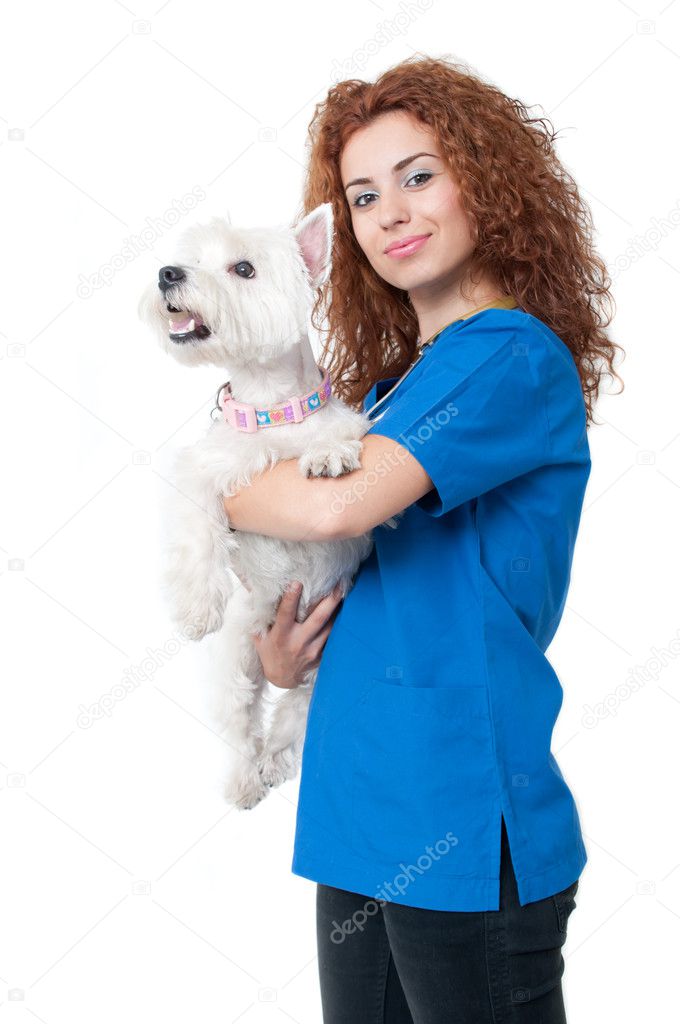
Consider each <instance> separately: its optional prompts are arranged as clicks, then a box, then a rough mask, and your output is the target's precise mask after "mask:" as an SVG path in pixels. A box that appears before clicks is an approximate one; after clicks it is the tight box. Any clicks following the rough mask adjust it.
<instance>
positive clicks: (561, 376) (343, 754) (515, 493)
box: [292, 308, 590, 911]
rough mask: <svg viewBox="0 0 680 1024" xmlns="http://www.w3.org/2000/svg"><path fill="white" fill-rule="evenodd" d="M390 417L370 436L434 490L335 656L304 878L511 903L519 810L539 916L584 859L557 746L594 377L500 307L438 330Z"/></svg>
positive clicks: (342, 618) (473, 902)
mask: <svg viewBox="0 0 680 1024" xmlns="http://www.w3.org/2000/svg"><path fill="white" fill-rule="evenodd" d="M395 380H396V378H390V379H389V380H387V381H381V382H380V383H379V384H378V385H374V387H373V388H372V390H371V391H370V392H369V394H368V395H367V396H366V399H365V401H364V411H367V410H368V409H369V408H370V407H371V406H372V405H373V404H374V402H375V401H376V400H377V399H379V398H380V397H381V395H382V394H383V393H384V392H385V391H387V390H389V387H391V386H392V384H393V383H394V382H395ZM383 409H386V410H387V411H386V412H384V414H383V415H380V413H381V411H382V410H383ZM375 415H376V417H378V416H380V418H379V419H376V422H375V423H374V425H373V426H372V427H371V428H370V432H371V433H376V434H382V435H383V436H385V437H389V438H391V439H393V440H394V441H397V442H398V443H399V444H401V445H403V446H404V447H405V448H407V449H408V450H409V451H410V452H411V453H412V454H413V456H414V457H415V458H416V459H417V460H418V461H419V462H420V464H421V465H422V466H423V467H424V469H425V470H426V472H427V473H428V475H429V476H430V478H431V480H432V482H433V484H434V489H433V490H431V491H429V492H428V493H427V494H426V495H425V496H424V497H423V498H421V499H420V500H418V501H416V502H415V503H413V504H412V505H410V506H409V507H408V508H407V509H406V511H405V513H404V514H403V515H401V516H400V518H399V521H398V522H399V525H398V527H397V528H396V529H391V528H389V527H386V526H384V525H380V526H378V527H376V529H375V530H374V531H373V537H374V542H375V543H374V547H373V550H372V552H371V555H370V556H369V557H368V558H367V559H366V560H365V561H364V562H363V563H362V564H361V566H360V567H359V570H358V572H357V574H356V577H355V582H354V586H353V588H352V590H351V591H350V592H349V593H348V595H347V596H346V598H345V600H344V602H343V604H342V606H341V608H340V611H339V613H338V615H337V618H336V620H335V623H334V625H333V629H332V630H331V633H330V635H329V638H328V640H327V642H326V646H325V648H324V651H323V656H322V659H321V664H320V666H319V671H318V675H317V679H316V683H315V686H314V691H313V693H312V699H311V702H310V707H309V715H308V721H307V730H306V734H305V741H304V747H303V752H302V767H301V775H300V789H299V798H298V807H297V820H296V831H295V845H294V854H293V862H292V871H293V873H294V874H296V875H301V876H302V877H304V878H308V879H311V880H313V881H316V882H323V883H325V884H326V885H331V886H336V887H337V888H341V889H349V890H352V891H354V892H357V893H360V894H364V895H366V896H369V897H374V898H379V899H384V900H388V901H393V902H395V903H401V904H405V905H407V906H414V907H425V908H431V909H434V910H468V911H479V910H498V909H499V875H500V870H499V869H500V847H501V816H502V817H503V818H504V819H505V825H506V829H507V833H508V841H509V844H510V851H511V856H512V862H513V867H514V871H515V875H516V878H517V886H518V894H519V901H520V903H521V904H522V905H524V904H526V903H531V902H533V901H534V900H539V899H543V898H544V897H547V896H550V895H552V894H554V893H556V892H559V891H560V890H562V889H564V888H566V887H567V886H569V885H571V883H572V882H574V881H575V880H576V879H577V878H578V877H579V875H580V874H581V871H582V870H583V867H584V865H585V864H586V860H587V855H586V850H585V847H584V843H583V838H582V835H581V828H580V823H579V817H578V813H577V809H576V805H575V802H574V798H573V796H572V794H571V792H570V790H569V787H568V785H567V783H566V781H565V779H564V777H563V775H562V772H561V771H560V768H559V766H558V764H557V761H556V760H555V758H554V756H553V754H552V753H551V750H550V742H551V734H552V729H553V726H554V724H555V720H556V718H557V715H558V713H559V710H560V707H561V704H562V696H563V695H562V687H561V684H560V682H559V679H558V677H557V675H556V673H555V671H554V669H553V668H552V666H551V665H550V663H549V661H548V660H547V658H546V657H545V653H544V652H545V650H546V648H547V647H548V644H549V643H550V641H551V640H552V638H553V636H554V634H555V631H556V629H557V626H558V624H559V621H560V618H561V615H562V611H563V609H564V604H565V600H566V595H567V589H568V586H569V576H570V569H571V563H572V556H573V552H574V544H575V541H576V534H577V530H578V524H579V519H580V514H581V506H582V502H583V496H584V492H585V488H586V483H587V480H588V476H589V473H590V453H589V447H588V440H587V435H586V410H585V403H584V398H583V392H582V388H581V384H580V380H579V375H578V371H577V368H576V365H575V363H574V360H573V358H572V355H571V353H570V351H569V349H568V348H567V346H566V345H565V344H564V342H563V341H562V340H561V339H560V338H559V337H558V336H557V335H556V334H555V333H554V332H553V331H552V330H551V329H550V328H549V327H548V326H547V325H546V324H544V323H543V322H542V321H541V320H539V319H538V318H536V317H534V316H532V315H531V314H529V313H526V312H524V311H522V310H521V309H519V308H516V309H499V308H488V309H484V310H482V311H481V312H478V313H476V314H474V315H472V316H468V318H466V319H461V320H456V321H454V322H453V323H451V324H449V325H448V326H447V327H445V328H443V330H442V331H441V332H440V333H439V334H438V336H437V338H436V340H435V342H434V343H433V344H432V345H430V346H429V347H427V348H426V349H425V351H424V354H423V356H422V358H421V360H420V362H419V363H418V364H417V365H416V366H415V367H414V369H413V370H412V372H411V373H410V374H409V375H408V376H407V377H406V378H405V379H404V380H403V382H402V383H401V384H400V385H399V386H398V388H397V389H396V390H395V392H394V394H393V395H391V396H390V397H389V398H387V399H386V401H385V403H384V405H383V406H381V407H380V410H376V413H375ZM383 470H384V471H383V472H379V473H378V476H381V475H386V474H387V473H389V463H388V462H387V461H386V462H385V466H384V467H383ZM338 483H340V480H338ZM374 486H378V487H379V486H380V480H379V479H378V480H377V481H376V482H375V483H374ZM359 500H360V499H359Z"/></svg>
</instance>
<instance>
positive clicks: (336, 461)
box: [298, 441, 363, 477]
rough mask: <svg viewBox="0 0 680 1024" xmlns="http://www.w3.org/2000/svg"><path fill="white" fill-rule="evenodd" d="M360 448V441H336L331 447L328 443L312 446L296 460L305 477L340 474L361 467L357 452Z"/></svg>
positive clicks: (361, 444) (361, 445)
mask: <svg viewBox="0 0 680 1024" xmlns="http://www.w3.org/2000/svg"><path fill="white" fill-rule="evenodd" d="M362 448H363V443H362V442H361V441H344V442H338V443H337V444H335V445H334V446H333V447H332V448H329V447H328V445H317V446H313V447H311V448H309V449H308V451H306V452H305V453H304V455H302V456H301V457H300V459H299V460H298V464H299V466H300V472H301V473H302V474H303V475H304V476H307V477H313V476H342V475H343V473H349V472H350V471H351V470H353V469H360V468H361V459H360V458H359V453H360V451H361V449H362Z"/></svg>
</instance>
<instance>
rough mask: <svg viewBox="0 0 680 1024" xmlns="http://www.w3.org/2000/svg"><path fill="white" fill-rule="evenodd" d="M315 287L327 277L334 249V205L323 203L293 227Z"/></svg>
mask: <svg viewBox="0 0 680 1024" xmlns="http://www.w3.org/2000/svg"><path fill="white" fill-rule="evenodd" d="M293 233H294V235H295V238H296V240H297V243H298V246H299V247H300V252H301V253H302V258H303V260H304V262H305V266H306V267H307V270H308V271H309V277H310V280H311V284H312V287H313V288H318V287H319V285H322V284H323V283H324V281H325V280H326V279H327V277H328V275H329V273H330V269H331V252H332V249H333V207H332V205H331V204H330V203H322V204H321V205H320V206H317V207H316V209H314V210H312V211H311V213H308V214H307V216H306V217H303V219H302V220H301V221H300V223H299V224H297V225H296V226H295V227H294V228H293Z"/></svg>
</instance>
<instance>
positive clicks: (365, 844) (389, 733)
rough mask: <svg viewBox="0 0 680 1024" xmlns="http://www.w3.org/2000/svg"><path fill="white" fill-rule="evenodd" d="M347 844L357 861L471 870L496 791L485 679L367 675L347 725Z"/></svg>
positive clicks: (446, 871)
mask: <svg viewBox="0 0 680 1024" xmlns="http://www.w3.org/2000/svg"><path fill="white" fill-rule="evenodd" d="M350 753H351V757H352V767H351V778H352V812H351V819H352V823H351V828H352V846H353V847H354V849H355V851H356V853H357V854H358V855H359V856H361V857H363V858H365V859H366V860H373V861H375V860H379V861H380V862H382V863H384V864H389V865H396V864H398V863H400V862H401V861H404V862H411V863H412V862H415V861H417V859H418V858H419V857H423V856H424V857H425V858H426V859H428V847H429V857H430V858H431V857H432V853H433V850H434V851H435V852H436V856H435V858H434V862H433V863H432V865H431V870H432V871H433V872H434V873H435V874H436V875H442V876H445V875H450V876H458V875H474V876H478V875H479V871H480V864H479V857H480V849H485V848H486V846H487V845H488V843H487V842H486V841H485V832H486V830H487V829H488V821H487V820H486V819H487V817H488V808H489V806H490V805H491V804H492V803H493V799H494V798H495V794H496V780H495V775H494V761H493V757H492V747H491V728H490V721H489V711H488V697H487V690H486V687H485V686H446V687H445V686H418V687H415V686H414V687H410V686H401V685H396V684H394V683H389V682H385V681H384V680H382V679H371V680H370V681H369V683H368V685H367V686H366V689H365V691H364V693H363V695H362V697H361V699H360V701H359V703H358V705H357V707H356V715H355V719H354V722H353V727H352V749H351V751H350Z"/></svg>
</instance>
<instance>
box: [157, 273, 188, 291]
mask: <svg viewBox="0 0 680 1024" xmlns="http://www.w3.org/2000/svg"><path fill="white" fill-rule="evenodd" d="M185 277H186V274H185V273H184V271H183V270H182V268H181V267H161V269H160V270H159V271H158V287H159V288H160V290H161V291H162V292H163V294H164V295H165V293H166V292H167V290H168V288H172V286H173V284H179V282H180V281H183V280H184V278H185Z"/></svg>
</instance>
